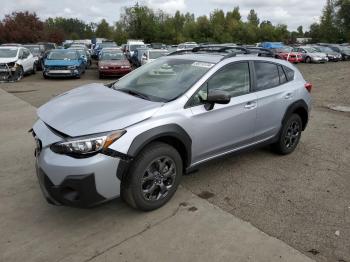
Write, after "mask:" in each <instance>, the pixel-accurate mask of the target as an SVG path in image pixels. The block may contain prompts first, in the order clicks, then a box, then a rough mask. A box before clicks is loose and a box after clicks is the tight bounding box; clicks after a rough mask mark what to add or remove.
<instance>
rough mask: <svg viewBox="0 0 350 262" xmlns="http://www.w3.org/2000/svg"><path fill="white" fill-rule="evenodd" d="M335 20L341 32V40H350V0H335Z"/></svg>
mask: <svg viewBox="0 0 350 262" xmlns="http://www.w3.org/2000/svg"><path fill="white" fill-rule="evenodd" d="M335 7H336V12H337V13H336V22H337V24H338V25H339V27H340V33H341V34H342V38H343V39H341V40H343V41H347V42H350V0H336V1H335Z"/></svg>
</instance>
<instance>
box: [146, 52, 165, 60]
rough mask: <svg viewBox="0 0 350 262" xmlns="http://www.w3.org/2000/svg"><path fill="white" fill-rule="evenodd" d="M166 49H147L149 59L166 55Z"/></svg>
mask: <svg viewBox="0 0 350 262" xmlns="http://www.w3.org/2000/svg"><path fill="white" fill-rule="evenodd" d="M167 54H168V52H167V51H164V52H162V51H149V59H157V58H159V57H162V56H165V55H167Z"/></svg>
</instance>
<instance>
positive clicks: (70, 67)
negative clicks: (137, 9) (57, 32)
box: [0, 40, 350, 81]
mask: <svg viewBox="0 0 350 262" xmlns="http://www.w3.org/2000/svg"><path fill="white" fill-rule="evenodd" d="M201 47H206V48H207V50H209V49H210V48H214V49H215V48H217V47H221V49H225V48H226V49H227V50H229V51H230V52H235V53H237V54H254V55H257V56H263V57H274V58H277V59H282V60H286V61H289V62H291V63H294V64H297V63H301V62H304V63H326V62H329V61H330V62H338V61H341V60H343V61H345V60H350V46H349V45H347V44H343V45H336V44H327V43H319V44H313V45H304V46H294V47H292V46H287V45H284V44H283V43H279V42H264V43H259V45H258V46H249V45H245V46H242V45H236V44H235V43H225V44H213V43H202V44H197V43H195V42H185V43H182V44H179V45H172V46H169V45H168V46H167V45H164V44H161V43H153V44H145V43H144V41H143V40H128V41H127V43H126V44H124V45H122V46H120V47H118V46H117V44H116V43H115V42H113V41H104V42H102V43H98V44H95V45H92V46H91V49H89V48H88V47H87V46H86V45H85V44H82V43H74V42H73V43H71V44H70V45H66V46H65V48H63V47H58V46H57V45H56V44H54V43H46V42H40V43H37V44H25V45H20V44H16V43H12V44H5V45H2V46H1V50H0V81H18V80H20V79H21V78H22V77H23V75H25V74H27V73H35V72H36V71H37V70H42V71H43V77H44V78H50V77H75V78H80V77H81V75H82V74H83V73H84V72H85V70H86V69H87V68H89V67H90V66H91V65H92V59H93V58H94V59H96V60H98V75H99V78H103V77H106V76H117V77H120V76H124V75H125V74H128V73H129V72H131V71H132V70H133V69H135V68H138V67H140V66H142V65H145V64H147V63H149V62H152V61H154V60H155V59H157V58H159V57H161V56H166V55H169V54H175V53H183V52H185V53H186V52H191V51H192V50H196V49H198V50H199V49H200V48H201ZM214 51H215V50H214Z"/></svg>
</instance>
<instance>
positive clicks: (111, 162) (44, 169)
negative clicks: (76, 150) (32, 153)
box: [33, 120, 125, 207]
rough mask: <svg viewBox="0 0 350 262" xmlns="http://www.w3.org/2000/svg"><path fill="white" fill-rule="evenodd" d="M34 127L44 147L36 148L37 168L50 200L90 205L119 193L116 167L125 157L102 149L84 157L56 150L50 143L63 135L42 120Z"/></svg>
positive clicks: (44, 190) (118, 166)
mask: <svg viewBox="0 0 350 262" xmlns="http://www.w3.org/2000/svg"><path fill="white" fill-rule="evenodd" d="M33 131H34V133H35V136H36V139H37V140H38V141H39V142H38V143H37V144H39V145H40V147H41V148H40V150H39V151H38V150H37V152H36V172H37V176H38V180H39V183H40V187H41V189H42V191H43V194H44V196H45V198H46V200H47V201H48V202H49V203H51V204H56V205H68V206H76V207H90V206H93V205H96V204H99V203H101V202H105V201H107V200H110V199H113V198H116V197H118V196H119V195H120V179H119V178H118V176H117V171H118V172H120V170H121V168H120V166H123V163H124V162H125V160H123V159H121V158H118V157H115V156H109V155H106V154H102V153H100V154H97V155H94V156H91V157H88V158H81V159H76V158H73V157H70V156H66V155H60V154H56V153H54V152H53V151H52V150H51V149H50V145H51V144H52V143H55V142H58V141H61V140H62V138H61V137H59V136H57V135H56V134H54V133H53V132H52V131H51V130H50V129H49V128H48V127H47V126H46V125H45V124H44V123H43V122H42V121H41V120H38V121H37V123H36V124H35V125H34V127H33Z"/></svg>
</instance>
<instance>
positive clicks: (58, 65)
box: [43, 49, 86, 78]
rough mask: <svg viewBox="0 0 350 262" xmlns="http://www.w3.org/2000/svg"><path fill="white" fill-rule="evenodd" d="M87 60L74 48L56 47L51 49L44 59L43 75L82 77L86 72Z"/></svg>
mask: <svg viewBox="0 0 350 262" xmlns="http://www.w3.org/2000/svg"><path fill="white" fill-rule="evenodd" d="M85 67H86V64H85V61H84V58H83V57H81V55H80V54H79V52H78V51H77V50H74V49H55V50H52V51H50V53H49V54H48V55H47V56H46V59H45V61H44V69H43V76H44V78H49V77H64V78H66V77H75V78H80V76H81V74H83V73H85Z"/></svg>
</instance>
